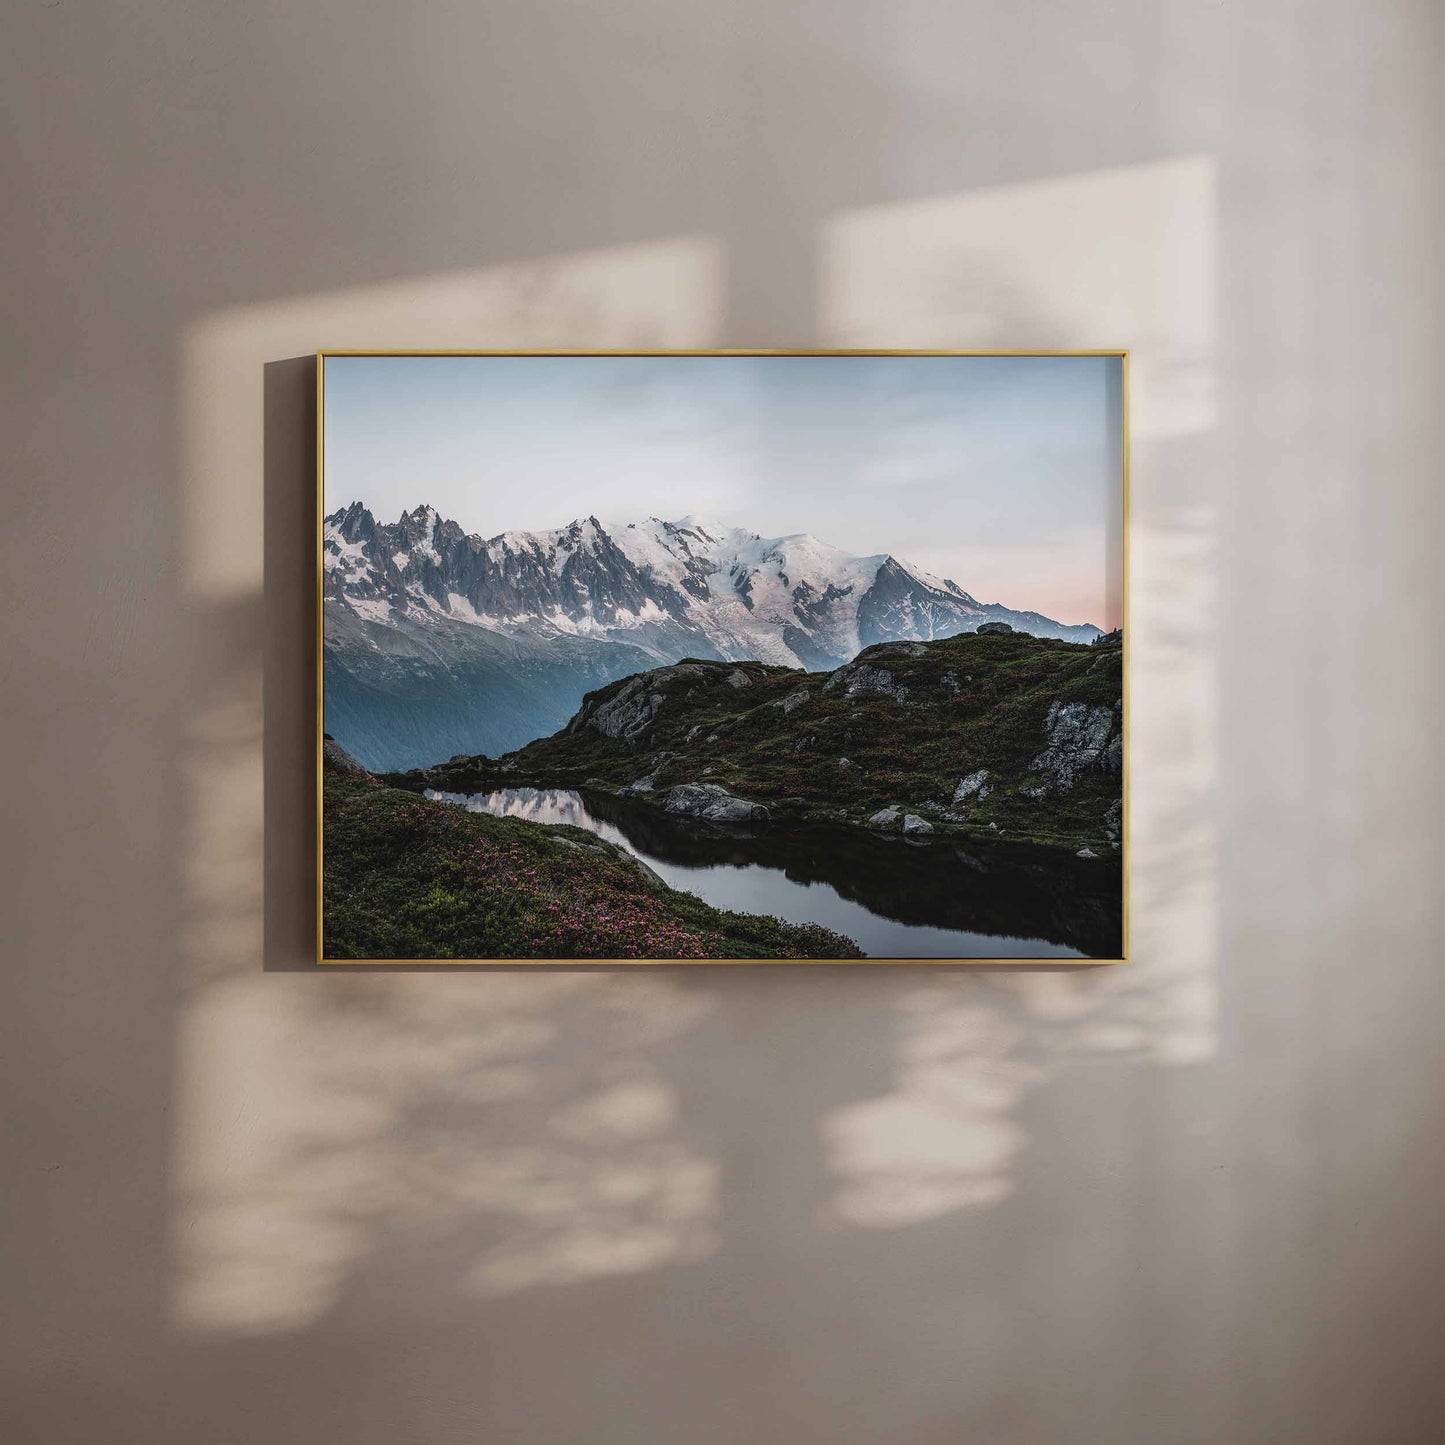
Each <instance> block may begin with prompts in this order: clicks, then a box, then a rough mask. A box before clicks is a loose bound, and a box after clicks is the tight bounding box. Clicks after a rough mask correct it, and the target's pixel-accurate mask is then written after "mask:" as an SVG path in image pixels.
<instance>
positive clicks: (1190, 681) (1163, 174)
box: [819, 156, 1220, 1227]
mask: <svg viewBox="0 0 1445 1445" xmlns="http://www.w3.org/2000/svg"><path fill="white" fill-rule="evenodd" d="M1215 171H1216V168H1215V164H1214V162H1213V160H1212V159H1211V158H1209V157H1202V156H1194V157H1186V158H1182V159H1179V160H1174V161H1159V162H1151V163H1148V164H1145V165H1138V166H1125V167H1119V168H1116V169H1111V170H1107V171H1100V172H1097V173H1092V174H1087V173H1086V174H1083V175H1072V176H1065V177H1057V178H1050V179H1045V180H1039V181H1035V182H1026V183H1022V184H1017V185H1008V186H999V187H993V188H985V189H981V190H976V191H968V192H964V193H961V194H958V195H949V196H939V197H930V198H926V199H922V200H913V201H907V202H903V203H899V204H896V205H880V206H874V207H867V208H863V209H860V210H857V211H852V212H846V213H843V214H840V215H838V216H836V217H834V218H833V219H831V220H830V221H829V222H827V223H826V224H825V226H824V227H823V231H822V238H821V246H822V256H821V274H820V290H819V307H820V314H821V317H822V325H823V340H824V342H825V344H827V345H833V346H933V347H1009V348H1017V347H1038V348H1059V349H1062V348H1070V347H1080V346H1090V345H1098V346H1105V345H1127V346H1129V347H1130V348H1131V358H1130V402H1131V417H1130V435H1131V442H1132V455H1131V486H1130V534H1129V606H1128V612H1127V619H1126V623H1125V625H1126V628H1127V631H1128V636H1129V645H1130V656H1129V671H1130V752H1131V757H1132V759H1133V765H1132V769H1131V777H1130V826H1131V832H1130V853H1131V872H1130V882H1131V896H1130V917H1131V946H1130V952H1131V960H1132V961H1131V963H1130V964H1129V965H1128V966H1127V967H1125V968H1121V969H1104V970H1094V971H1090V970H1082V971H1077V972H1067V973H1047V972H1034V971H1030V972H1025V973H1008V974H996V975H989V976H983V975H980V974H962V973H960V974H954V975H951V976H948V977H946V978H940V979H936V980H932V981H930V982H929V984H928V985H927V986H926V987H923V988H918V989H914V990H910V991H908V992H905V993H903V994H902V995H901V996H900V997H899V999H898V1000H897V1005H896V1016H895V1019H894V1022H893V1024H892V1029H893V1036H894V1045H893V1050H894V1057H895V1063H894V1070H893V1073H894V1082H893V1087H892V1088H891V1089H890V1090H889V1091H887V1092H886V1093H884V1094H882V1095H879V1096H878V1097H875V1098H872V1099H867V1100H860V1101H857V1102H855V1103H852V1104H848V1105H844V1106H842V1107H840V1108H838V1109H837V1110H834V1111H833V1112H831V1113H830V1114H829V1115H828V1116H827V1117H825V1118H824V1119H823V1120H822V1122H821V1124H820V1139H821V1143H822V1147H823V1149H824V1152H825V1154H826V1157H827V1159H828V1163H829V1168H830V1170H831V1172H832V1174H833V1175H834V1177H835V1179H836V1181H837V1182H836V1188H835V1190H834V1192H833V1194H832V1195H831V1197H830V1198H829V1199H828V1201H827V1202H826V1203H825V1204H824V1205H823V1206H822V1207H821V1209H820V1219H821V1220H823V1221H825V1222H827V1223H830V1224H834V1225H837V1224H848V1225H854V1226H859V1227H889V1226H900V1225H904V1224H910V1223H916V1222H918V1221H920V1220H922V1219H926V1218H930V1217H933V1216H936V1215H938V1214H942V1213H946V1212H948V1211H950V1210H954V1209H959V1208H964V1207H967V1206H970V1205H974V1206H982V1205H989V1204H996V1203H999V1202H1000V1201H1002V1200H1004V1199H1006V1198H1007V1197H1008V1196H1009V1195H1010V1193H1011V1192H1012V1191H1013V1188H1014V1187H1015V1177H1016V1173H1017V1169H1018V1166H1019V1163H1020V1159H1021V1156H1022V1154H1023V1152H1024V1150H1025V1149H1026V1148H1027V1143H1028V1141H1027V1136H1026V1134H1025V1132H1024V1130H1023V1129H1022V1127H1021V1126H1020V1123H1019V1112H1020V1110H1021V1109H1022V1108H1023V1106H1024V1105H1025V1103H1026V1101H1028V1100H1029V1099H1030V1098H1032V1097H1034V1096H1035V1095H1036V1094H1037V1093H1038V1091H1039V1090H1041V1089H1042V1088H1043V1087H1044V1086H1045V1085H1046V1084H1049V1083H1053V1082H1057V1081H1059V1080H1060V1079H1062V1078H1064V1077H1066V1076H1067V1073H1068V1070H1070V1069H1072V1068H1076V1067H1083V1066H1087V1065H1088V1063H1089V1062H1090V1061H1091V1060H1107V1059H1110V1058H1119V1057H1133V1058H1142V1059H1147V1060H1150V1061H1153V1062H1156V1063H1158V1064H1163V1065H1188V1064H1192V1063H1197V1062H1200V1061H1202V1060H1204V1059H1207V1058H1209V1057H1211V1056H1212V1054H1213V1053H1214V1051H1215V1049H1216V1047H1217V1040H1218V1019H1217V1015H1218V1002H1217V1000H1218V966H1219V958H1218V928H1219V921H1218V899H1217V883H1216V877H1217V848H1218V825H1217V818H1216V808H1217V805H1218V803H1217V782H1218V778H1217V764H1216V758H1217V748H1218V734H1217V723H1216V709H1217V701H1216V699H1217V681H1216V679H1217V667H1218V660H1217V656H1216V649H1217V638H1218V608H1219V602H1220V599H1219V594H1218V585H1217V558H1216V536H1217V530H1218V519H1217V517H1216V515H1215V513H1214V511H1213V509H1212V508H1211V507H1210V505H1209V503H1208V501H1207V499H1208V498H1209V497H1210V495H1211V494H1212V492H1213V491H1214V488H1213V486H1212V485H1211V473H1210V467H1211V463H1212V461H1213V451H1212V433H1213V428H1214V425H1215V394H1216V390H1217V385H1218V383H1217V378H1216V375H1215V354H1216V335H1215V329H1216V314H1217V305H1216V285H1217V278H1216V263H1215V248H1216V241H1217V217H1216V194H1215V191H1216V175H1215ZM986 522H987V519H986V518H985V519H980V525H981V528H986ZM986 551H987V548H980V552H981V553H983V552H986Z"/></svg>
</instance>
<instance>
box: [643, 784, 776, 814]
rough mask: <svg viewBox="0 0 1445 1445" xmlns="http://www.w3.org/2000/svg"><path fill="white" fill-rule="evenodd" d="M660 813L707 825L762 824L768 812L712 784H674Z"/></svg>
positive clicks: (759, 804)
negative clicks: (699, 820)
mask: <svg viewBox="0 0 1445 1445" xmlns="http://www.w3.org/2000/svg"><path fill="white" fill-rule="evenodd" d="M662 806H663V811H664V812H668V813H677V814H680V815H681V816H683V817H687V818H700V819H702V820H703V821H704V822H707V823H766V822H767V821H768V810H767V809H766V808H765V807H764V806H763V805H762V804H761V803H753V802H750V801H749V800H748V799H747V798H739V797H738V796H737V795H736V794H734V793H730V792H728V790H727V789H726V788H722V787H719V786H718V785H717V784H716V783H678V784H677V786H676V787H674V788H673V789H672V790H671V791H670V792H669V793H668V795H667V801H666V802H665V803H664V804H663V805H662Z"/></svg>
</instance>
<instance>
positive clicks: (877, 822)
mask: <svg viewBox="0 0 1445 1445" xmlns="http://www.w3.org/2000/svg"><path fill="white" fill-rule="evenodd" d="M899 817H900V814H899V811H898V809H897V808H879V810H878V811H877V812H876V813H874V815H873V816H872V817H871V818H869V820H868V826H869V827H870V828H884V829H890V830H891V829H893V828H896V827H897V826H898V820H899Z"/></svg>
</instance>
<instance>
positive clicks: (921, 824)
mask: <svg viewBox="0 0 1445 1445" xmlns="http://www.w3.org/2000/svg"><path fill="white" fill-rule="evenodd" d="M903 832H904V834H905V835H907V836H909V837H918V836H921V835H922V834H925V833H931V832H933V824H932V823H930V822H929V821H928V820H927V819H926V818H920V817H919V816H918V814H917V813H905V814H904V815H903Z"/></svg>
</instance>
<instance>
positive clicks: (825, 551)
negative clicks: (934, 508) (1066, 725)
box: [322, 501, 1100, 769]
mask: <svg viewBox="0 0 1445 1445" xmlns="http://www.w3.org/2000/svg"><path fill="white" fill-rule="evenodd" d="M322 565H323V601H324V607H325V610H326V614H327V625H326V630H325V646H326V664H327V727H328V730H330V731H332V732H333V733H335V735H336V736H337V737H338V738H341V739H342V740H343V741H344V742H345V743H346V745H347V746H348V747H350V748H351V750H352V751H353V752H355V753H356V754H357V756H358V757H360V758H362V760H363V761H364V762H366V763H367V764H368V765H369V766H373V767H381V768H388V769H394V768H398V767H407V766H416V765H419V764H425V763H431V762H435V761H438V760H439V759H441V758H443V757H446V756H449V755H450V754H452V753H463V752H473V753H476V752H490V753H495V752H498V751H505V750H507V749H510V748H514V747H517V746H519V745H521V744H522V743H524V742H526V741H528V740H529V738H531V737H537V736H541V735H544V734H546V733H549V732H552V731H554V730H555V729H556V728H558V727H560V726H561V725H562V724H563V723H564V722H565V721H566V719H567V718H568V717H570V716H571V715H572V713H573V712H575V711H576V708H577V706H578V704H579V703H580V701H581V698H582V696H583V694H584V693H585V692H587V691H590V690H592V689H593V688H595V687H597V686H598V685H599V684H600V683H606V682H610V681H612V680H615V679H618V678H621V677H624V676H628V675H631V674H632V673H635V672H638V671H640V670H642V668H644V667H645V666H646V665H647V664H648V662H649V660H650V661H651V662H653V663H670V662H674V661H676V660H677V659H679V658H681V657H684V656H691V657H700V658H707V659H713V660H717V661H728V662H731V661H759V662H764V663H769V664H772V665H775V666H782V667H790V668H796V669H803V670H807V671H822V670H829V669H831V668H834V667H837V666H840V665H841V664H842V663H844V662H846V661H848V660H849V659H850V658H852V657H855V656H856V655H857V654H858V653H859V652H860V651H862V650H863V649H864V648H866V647H868V646H872V645H875V644H877V643H883V642H895V641H932V640H935V639H938V638H943V637H951V636H956V635H957V634H959V633H962V632H970V631H975V630H977V628H978V627H979V626H981V625H982V624H984V623H987V622H1007V623H1009V624H1010V625H1011V626H1013V627H1015V628H1017V629H1019V630H1023V631H1027V632H1030V633H1032V634H1034V635H1037V636H1041V637H1054V638H1058V639H1060V640H1063V641H1071V642H1091V641H1093V639H1094V638H1096V637H1098V636H1099V635H1100V629H1099V628H1097V627H1094V626H1093V625H1092V624H1083V625H1079V626H1074V625H1068V624H1063V623H1059V622H1056V621H1054V620H1053V619H1050V618H1047V617H1044V616H1042V615H1041V614H1039V613H1035V612H1026V611H1018V610H1015V609H1012V608H1007V607H1004V606H1002V605H1001V604H998V603H981V602H979V601H978V600H977V599H976V598H975V597H973V596H972V595H971V594H970V593H969V592H967V591H966V590H965V589H964V588H963V587H961V586H960V585H959V584H958V583H957V582H954V581H952V580H950V579H947V578H940V577H935V576H933V575H932V574H930V573H928V572H926V571H924V570H923V569H921V568H918V567H914V566H912V565H911V564H909V563H907V562H905V561H903V560H900V559H899V558H897V557H896V556H894V555H893V554H892V553H889V552H878V553H874V554H871V555H869V556H856V555H854V554H852V553H848V552H845V551H843V550H842V549H840V548H837V547H834V546H832V545H831V544H829V543H827V542H825V541H823V540H821V539H820V538H818V537H816V536H815V535H813V534H812V533H808V532H797V533H791V534H789V535H787V536H783V537H763V536H762V535H760V534H759V533H756V532H750V531H748V530H747V529H745V528H728V527H723V526H722V525H721V524H719V523H716V522H713V521H710V520H708V519H706V518H703V517H700V516H697V515H695V514H689V515H687V516H684V517H682V518H681V519H679V520H678V521H675V522H670V521H666V520H662V519H659V518H655V517H654V518H647V519H644V520H643V521H641V522H605V521H602V520H599V519H598V518H597V517H596V516H595V515H589V516H587V517H581V518H576V519H574V520H573V521H571V522H569V523H567V524H566V525H564V526H562V527H557V528H550V529H544V530H540V531H534V532H527V531H510V532H501V533H498V534H497V535H495V536H493V537H483V536H482V535H481V534H480V533H467V532H466V531H464V530H463V528H462V527H461V526H460V524H458V523H457V522H456V521H454V520H451V519H449V518H445V517H443V516H442V515H441V514H440V513H439V512H438V511H437V509H436V508H435V507H432V506H430V505H425V504H423V505H419V506H417V507H414V508H412V509H411V510H409V511H404V512H403V513H402V514H401V516H400V517H399V518H398V519H397V521H395V522H393V523H386V522H378V521H377V520H376V518H375V516H374V515H373V514H372V512H371V511H370V510H369V509H368V508H367V507H366V506H365V505H363V504H362V503H361V502H359V501H355V502H351V503H349V504H348V505H346V506H344V507H340V508H337V509H335V510H334V511H332V512H331V513H330V514H329V515H327V516H326V517H325V518H324V524H323V539H322ZM423 697H424V698H425V700H426V701H425V706H424V707H423V706H421V705H420V703H419V701H418V699H419V698H423ZM333 701H334V703H335V705H334V706H333ZM433 719H434V720H433Z"/></svg>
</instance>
